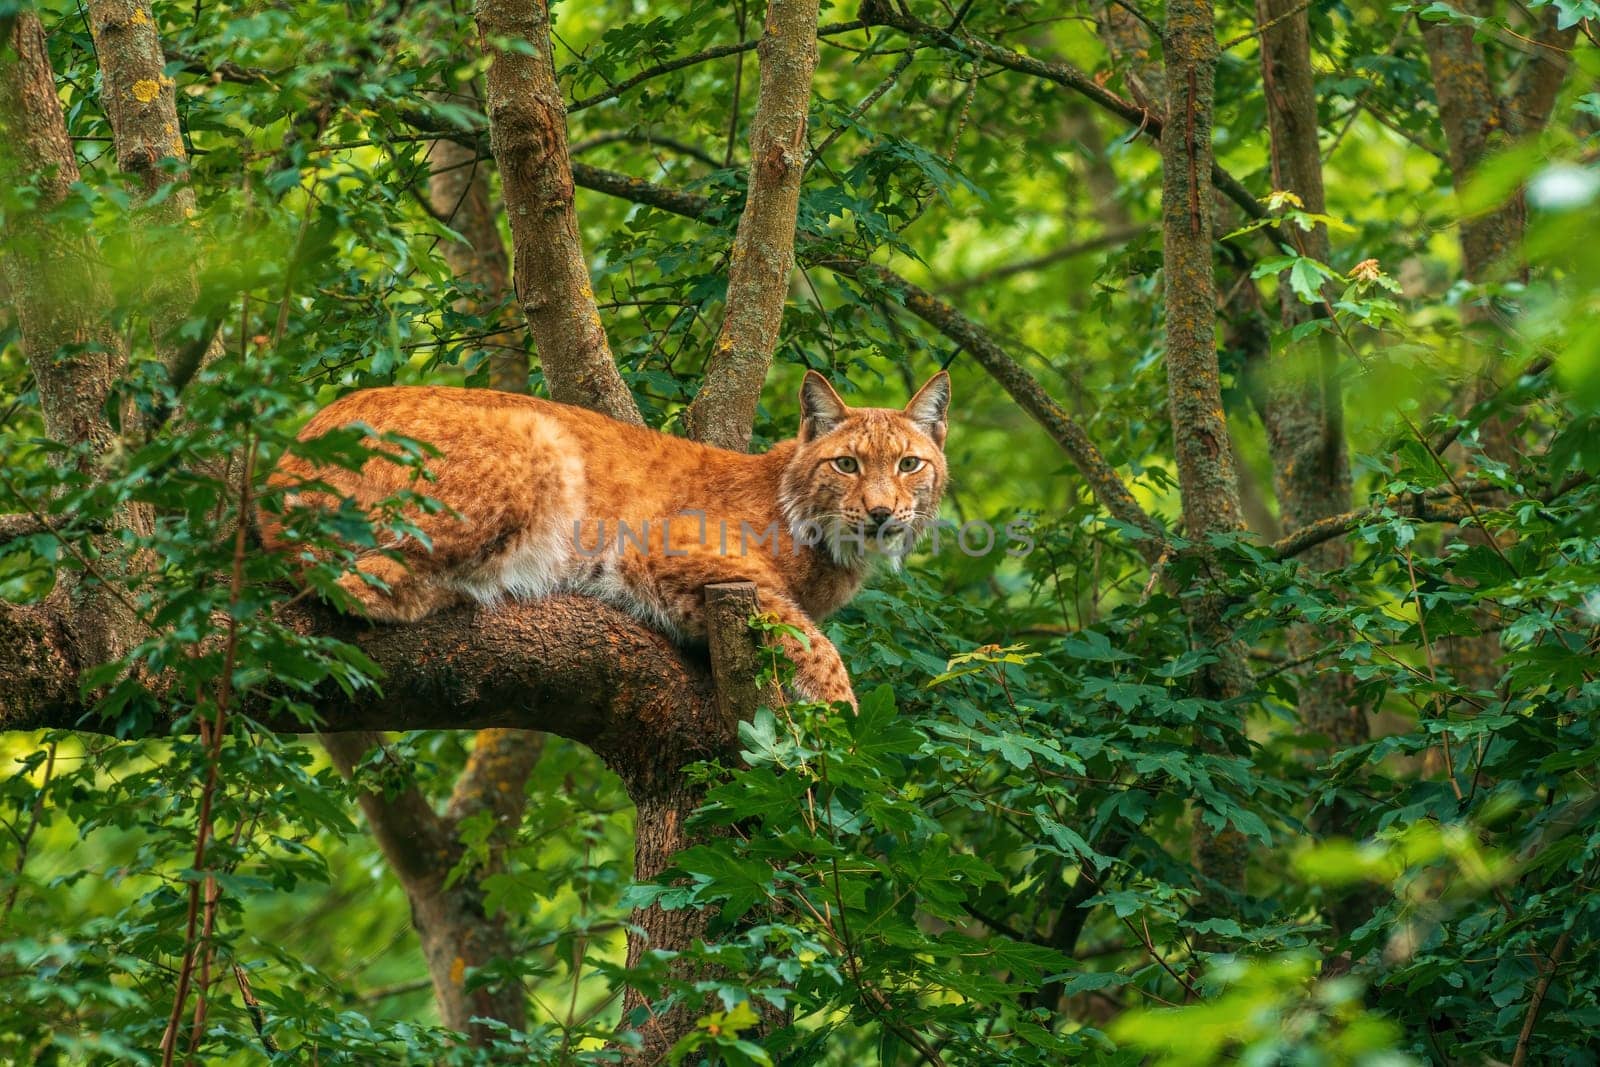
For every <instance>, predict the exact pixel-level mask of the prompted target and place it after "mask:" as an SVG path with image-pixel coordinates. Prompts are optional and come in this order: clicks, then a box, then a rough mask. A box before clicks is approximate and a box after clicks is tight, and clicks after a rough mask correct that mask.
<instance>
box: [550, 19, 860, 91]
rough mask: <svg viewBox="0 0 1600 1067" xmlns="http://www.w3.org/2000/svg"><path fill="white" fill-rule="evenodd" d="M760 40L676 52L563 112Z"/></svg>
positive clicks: (837, 25)
mask: <svg viewBox="0 0 1600 1067" xmlns="http://www.w3.org/2000/svg"><path fill="white" fill-rule="evenodd" d="M813 24H815V23H813ZM866 25H867V24H866V23H865V22H863V21H861V20H860V19H851V20H850V21H848V22H833V23H829V24H828V25H826V26H823V27H820V28H819V29H818V30H817V36H818V37H837V36H838V35H840V34H843V33H850V32H851V31H853V30H859V29H862V28H863V27H865V26H866ZM760 43H761V42H760V39H759V38H758V39H757V40H754V41H735V42H733V43H731V44H719V45H714V46H712V47H711V48H707V49H705V50H703V51H700V52H696V53H694V54H693V55H688V56H679V57H678V58H677V59H669V60H667V61H666V62H664V63H657V64H656V65H655V66H653V67H648V68H646V69H644V70H641V71H640V72H639V73H637V74H635V75H633V76H632V77H628V78H624V79H623V80H622V81H620V82H618V83H617V84H615V85H613V86H611V87H609V88H607V89H604V90H602V91H601V92H598V93H595V94H593V95H592V96H586V97H583V98H582V99H581V100H574V101H573V102H572V106H571V107H569V108H567V112H568V114H571V113H572V112H574V111H582V110H584V109H585V108H590V107H594V106H595V105H596V104H602V103H604V102H606V101H607V100H612V99H614V98H616V97H619V96H621V95H622V94H623V93H626V92H627V91H628V90H629V89H632V88H634V87H635V86H637V85H642V84H643V83H645V82H647V81H650V80H651V79H652V78H659V77H661V76H662V75H663V74H671V73H672V72H673V71H675V70H682V69H684V68H685V67H693V66H695V65H697V64H700V63H708V62H710V61H711V60H713V59H722V58H723V57H725V56H736V55H738V54H739V53H741V52H748V51H750V50H751V49H753V48H756V47H757V46H758V45H759V44H760Z"/></svg>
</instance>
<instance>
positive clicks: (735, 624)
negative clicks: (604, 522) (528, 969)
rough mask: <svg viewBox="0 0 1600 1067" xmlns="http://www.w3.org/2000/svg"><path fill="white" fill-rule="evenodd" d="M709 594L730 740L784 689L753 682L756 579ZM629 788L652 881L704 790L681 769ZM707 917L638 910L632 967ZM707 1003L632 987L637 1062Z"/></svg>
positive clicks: (640, 852) (660, 1050)
mask: <svg viewBox="0 0 1600 1067" xmlns="http://www.w3.org/2000/svg"><path fill="white" fill-rule="evenodd" d="M705 598H706V627H707V631H708V634H707V636H708V638H709V645H710V651H711V675H712V678H713V680H714V685H715V697H714V707H715V711H716V716H717V733H718V735H719V736H721V737H724V738H726V739H727V740H728V741H729V742H731V741H732V740H733V739H734V738H735V737H737V736H738V724H739V723H740V722H741V721H747V720H749V719H750V717H751V716H753V715H754V714H755V713H756V709H757V708H759V707H761V706H763V705H765V706H767V707H773V706H776V704H777V703H778V700H779V699H780V697H781V695H782V694H781V693H780V692H779V691H778V690H777V688H776V687H775V686H771V685H768V686H761V685H758V684H756V675H757V672H758V671H759V669H760V666H761V653H760V645H759V644H758V642H757V641H756V638H755V636H754V634H752V633H751V631H750V627H749V620H750V618H751V616H753V615H755V614H756V613H757V611H758V601H757V595H756V587H755V584H754V583H753V582H724V583H720V584H716V585H708V586H706V590H705ZM730 747H731V746H730ZM628 792H629V795H630V796H631V797H632V798H633V802H634V805H635V807H636V808H637V809H638V813H639V814H638V829H637V831H636V834H635V839H634V855H633V876H634V879H635V881H640V882H645V881H650V880H651V879H654V878H656V877H657V876H658V875H660V874H661V872H662V871H663V870H665V869H666V868H667V867H668V866H669V865H670V864H671V862H672V857H673V856H675V855H677V854H678V853H679V852H681V851H682V850H684V849H685V848H688V847H689V846H691V845H693V844H696V843H697V842H698V841H699V840H700V839H699V838H697V837H696V836H695V835H693V834H691V833H689V831H688V830H687V828H686V827H687V823H688V819H689V817H690V816H691V815H693V814H694V811H695V809H696V808H698V807H699V806H700V801H701V799H702V797H701V795H700V793H699V791H698V790H695V789H691V788H689V787H688V785H687V784H686V783H685V782H684V780H683V777H682V776H681V775H677V774H673V775H670V776H667V777H662V778H656V779H652V778H639V779H634V780H630V782H629V790H628ZM710 920H711V915H710V913H708V912H706V911H697V910H694V909H690V908H684V909H679V910H677V911H663V910H662V909H660V908H658V907H654V906H652V907H649V908H644V909H641V910H640V911H637V912H635V913H634V915H633V922H632V927H633V929H630V931H629V933H628V966H629V967H630V968H631V967H636V966H638V965H639V963H640V961H641V960H643V959H644V956H645V953H647V952H649V951H650V950H652V949H666V950H669V951H670V950H672V949H682V948H685V947H687V946H688V945H690V944H692V943H693V942H694V940H695V939H696V938H699V937H703V936H704V935H705V931H706V927H707V926H708V925H709V923H710ZM669 970H670V971H671V973H672V974H673V975H674V976H675V977H678V978H681V979H692V978H695V977H697V975H696V974H695V973H694V972H693V970H692V969H691V968H690V967H689V966H687V965H686V964H683V963H680V962H677V961H674V963H672V964H671V965H670V966H669ZM707 1010H710V1007H709V1005H708V1004H706V1003H702V1002H695V1001H692V1000H687V1001H684V1002H680V1003H678V1004H676V1005H674V1006H673V1007H672V1008H670V1009H669V1010H667V1011H664V1012H662V1013H660V1014H657V1013H656V1012H655V1010H654V1009H653V1008H652V1007H651V1004H650V1000H649V998H648V997H647V996H645V995H644V994H643V993H642V992H641V991H640V990H638V989H636V988H632V987H630V988H629V989H628V990H627V992H626V994H624V996H623V1000H622V1022H623V1026H624V1027H628V1026H635V1027H636V1032H637V1034H638V1036H639V1039H640V1041H641V1043H642V1044H641V1047H640V1050H639V1052H638V1053H637V1056H636V1058H635V1060H634V1061H633V1062H635V1063H637V1064H639V1065H646V1064H656V1063H660V1062H662V1061H663V1060H664V1059H665V1058H666V1054H667V1052H668V1051H669V1050H671V1048H672V1046H673V1045H674V1044H676V1043H677V1041H678V1039H679V1038H681V1037H682V1036H683V1035H684V1034H686V1033H688V1032H689V1031H690V1030H692V1029H693V1028H694V1024H695V1021H696V1020H697V1019H699V1018H700V1016H701V1015H703V1014H704V1013H705V1012H706V1011H707ZM635 1020H638V1022H635ZM769 1021H770V1020H769Z"/></svg>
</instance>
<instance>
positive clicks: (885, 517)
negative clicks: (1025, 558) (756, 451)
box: [780, 371, 950, 564]
mask: <svg viewBox="0 0 1600 1067" xmlns="http://www.w3.org/2000/svg"><path fill="white" fill-rule="evenodd" d="M949 407H950V375H948V374H946V373H945V372H944V371H940V372H939V373H938V374H935V375H934V376H933V377H932V378H930V379H928V382H927V384H926V385H924V386H923V387H922V388H921V389H919V390H917V395H916V396H914V397H912V398H911V403H909V404H907V405H906V406H905V410H903V411H896V410H894V409H893V408H852V407H848V406H846V404H845V402H844V401H843V400H840V399H839V394H838V393H836V392H834V391H833V387H832V386H830V385H829V384H828V381H827V379H826V378H824V377H823V376H822V375H820V374H818V373H817V372H816V371H807V372H806V378H805V383H804V384H803V385H802V386H801V387H800V434H799V437H798V439H797V441H796V448H795V451H794V455H793V456H792V457H791V458H790V460H789V465H788V467H787V468H786V469H785V470H784V474H783V484H782V489H781V497H780V499H781V503H782V506H783V513H784V518H785V519H786V520H787V521H788V523H789V528H790V530H791V531H792V532H793V533H794V535H795V537H796V539H797V540H799V541H801V543H810V544H819V543H820V544H822V545H824V546H826V548H827V550H828V551H829V552H831V553H832V555H833V558H834V559H835V560H836V561H837V562H839V563H845V564H850V563H857V562H860V561H861V560H862V559H864V557H865V556H866V554H867V553H869V552H878V553H882V554H884V555H887V556H888V557H890V558H891V559H892V560H894V561H896V562H898V561H899V560H900V559H901V558H902V557H904V556H905V554H906V553H908V552H910V551H911V546H912V545H913V544H914V543H915V542H916V540H917V538H918V537H919V536H920V535H921V534H922V532H923V531H924V530H926V529H927V528H928V527H929V526H930V525H932V523H933V521H934V520H935V519H936V518H938V515H939V496H940V494H941V493H943V492H944V485H945V478H946V475H947V471H946V469H945V462H944V436H945V413H946V411H947V410H948V409H949Z"/></svg>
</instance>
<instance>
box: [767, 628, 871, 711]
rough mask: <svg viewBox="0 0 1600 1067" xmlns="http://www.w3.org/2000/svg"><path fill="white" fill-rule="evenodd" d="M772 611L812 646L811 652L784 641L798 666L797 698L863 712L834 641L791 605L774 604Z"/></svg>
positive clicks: (792, 642) (795, 676) (787, 640)
mask: <svg viewBox="0 0 1600 1067" xmlns="http://www.w3.org/2000/svg"><path fill="white" fill-rule="evenodd" d="M769 610H771V611H773V612H774V613H775V614H776V615H777V616H778V618H779V620H780V621H782V622H785V623H787V624H788V625H790V626H793V627H795V628H796V629H798V630H799V631H800V632H801V633H803V634H805V637H806V641H807V642H808V643H809V644H810V647H809V648H807V647H806V646H805V645H802V644H801V643H800V642H799V641H798V640H796V639H795V638H793V637H788V636H785V637H783V638H782V639H781V641H780V643H781V644H782V646H783V651H784V654H785V655H787V656H788V657H789V659H790V660H791V661H793V663H794V689H795V692H796V694H797V695H798V696H799V697H800V698H801V699H803V700H823V701H827V702H828V703H830V704H831V703H835V702H841V703H844V704H847V705H849V706H850V710H852V711H856V710H859V705H858V704H857V703H856V692H855V690H854V689H853V688H851V685H850V675H849V673H848V672H847V671H846V670H845V669H844V661H843V660H841V659H840V658H839V650H838V649H837V648H834V647H833V642H832V641H829V640H828V639H827V638H826V637H823V636H822V631H821V630H819V629H817V625H816V623H814V622H812V621H811V619H810V618H809V617H807V615H806V614H805V613H804V612H803V611H801V610H800V609H799V608H796V607H794V606H793V605H790V604H786V603H785V604H772V605H771V606H770V607H769Z"/></svg>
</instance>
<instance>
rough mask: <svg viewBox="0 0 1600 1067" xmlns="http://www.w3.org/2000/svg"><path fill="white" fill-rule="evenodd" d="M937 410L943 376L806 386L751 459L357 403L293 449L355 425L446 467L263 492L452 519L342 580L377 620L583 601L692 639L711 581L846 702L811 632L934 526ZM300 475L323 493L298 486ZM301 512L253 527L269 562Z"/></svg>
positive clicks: (692, 445) (557, 420)
mask: <svg viewBox="0 0 1600 1067" xmlns="http://www.w3.org/2000/svg"><path fill="white" fill-rule="evenodd" d="M949 399H950V380H949V377H948V375H946V374H945V373H943V372H942V371H941V372H940V373H939V374H937V375H935V376H934V377H933V378H932V379H930V380H929V382H928V383H927V384H926V385H924V386H923V387H922V389H921V390H920V391H919V392H918V393H917V395H916V396H915V397H913V398H912V401H911V403H910V404H908V405H907V406H906V408H905V409H904V410H902V411H897V410H893V409H886V408H851V407H848V406H847V405H846V404H845V403H844V402H843V401H842V400H840V398H839V396H838V394H837V393H835V392H834V391H833V389H832V387H831V386H829V385H828V383H827V381H826V380H825V379H823V378H822V377H821V376H820V375H818V374H816V373H815V372H812V373H809V374H807V376H806V380H805V384H804V385H803V387H802V389H801V396H800V400H801V403H800V407H801V428H800V433H799V435H798V436H797V437H796V438H795V439H793V440H789V441H784V442H781V443H780V444H778V445H776V446H774V447H773V448H772V449H771V450H770V451H768V452H766V453H765V454H762V455H746V454H744V453H739V452H730V451H726V450H723V449H717V448H712V447H710V446H707V445H702V444H698V443H696V442H693V441H687V440H684V439H683V438H679V437H673V436H670V435H668V434H663V433H658V432H656V431H654V430H648V429H644V428H642V427H637V426H629V425H625V424H623V423H619V422H616V421H615V420H612V419H609V418H607V417H605V416H603V415H599V414H596V413H594V412H591V411H587V410H585V409H582V408H576V407H571V406H568V405H564V404H557V403H554V402H551V401H548V400H539V399H535V398H532V397H525V396H517V395H514V394H510V393H498V392H493V391H489V390H481V389H451V388H436V387H396V388H387V389H368V390H362V391H360V392H356V393H351V394H350V395H348V396H345V397H344V398H342V399H340V400H338V401H335V402H334V403H333V404H330V405H329V406H328V407H326V408H324V409H323V410H322V411H321V412H319V413H318V414H317V415H316V416H315V417H313V418H312V419H311V421H310V422H309V423H307V424H306V427H305V429H304V430H303V431H302V432H301V435H300V436H301V438H302V439H312V438H315V437H317V436H320V435H321V434H324V433H327V432H329V431H331V430H334V429H337V428H340V427H344V426H348V425H350V424H352V423H362V424H365V425H366V426H369V427H371V428H373V429H374V430H377V431H379V432H394V433H399V434H403V435H405V436H407V437H411V438H415V439H418V440H421V441H426V442H427V443H429V444H430V445H432V446H433V447H434V448H436V449H438V450H439V452H440V453H441V455H440V456H439V457H438V458H435V459H433V460H431V461H429V462H428V464H427V466H428V470H429V472H430V474H431V475H432V477H433V480H432V481H427V482H420V483H418V482H415V481H414V478H415V475H414V472H413V471H412V470H411V469H410V468H408V467H406V466H404V465H401V464H397V463H393V462H391V461H389V460H386V459H383V458H374V459H371V460H369V461H368V462H367V463H366V464H365V466H363V467H362V469H361V470H360V471H359V472H356V471H349V470H345V469H343V468H339V467H333V466H313V465H312V464H311V463H310V462H308V461H306V460H305V459H302V458H300V457H297V456H292V455H291V456H285V457H284V459H283V460H282V461H281V462H280V463H279V465H278V467H277V469H276V470H275V471H274V472H273V474H272V476H271V478H270V479H269V485H270V486H272V487H274V488H278V489H281V490H283V491H284V492H285V494H286V496H287V500H288V503H289V504H290V505H295V504H299V505H309V506H312V507H317V506H324V507H325V506H331V505H334V504H336V503H337V501H338V498H339V497H344V498H349V499H351V500H353V501H354V502H355V504H356V505H357V506H359V507H361V508H363V509H366V510H368V511H371V510H372V509H374V508H375V507H376V506H377V505H378V504H379V503H380V502H381V501H383V500H385V499H387V498H390V497H392V496H394V495H395V494H397V493H399V492H401V491H405V490H416V491H420V492H423V493H425V494H426V495H427V496H430V497H433V498H434V499H436V500H438V501H440V502H441V503H442V504H444V505H445V509H444V510H442V511H439V512H437V513H433V514H424V513H421V512H420V511H419V510H417V509H410V510H408V511H407V512H406V518H407V519H408V520H409V521H411V522H413V523H415V524H416V526H417V527H418V528H419V529H421V530H422V531H423V533H424V535H425V536H426V538H427V541H428V544H429V545H431V549H430V548H429V547H427V546H425V545H424V544H423V543H422V542H421V541H419V540H417V539H415V538H410V539H405V540H402V541H401V542H400V543H399V544H398V545H394V546H391V548H393V549H394V550H396V551H398V553H399V554H400V556H401V559H399V560H395V559H391V558H389V557H387V556H385V555H382V554H379V553H369V554H367V555H364V556H362V557H361V558H360V559H359V561H358V567H359V570H358V571H356V572H352V573H351V574H347V575H345V576H344V577H343V578H341V579H340V582H339V584H340V586H341V587H342V588H343V589H344V590H345V591H346V592H348V593H349V594H350V595H351V596H352V597H353V598H354V599H355V600H356V601H357V602H358V603H359V604H360V605H361V607H362V609H363V610H364V612H365V613H366V615H367V616H368V617H369V618H371V619H373V620H374V621H379V622H391V623H406V622H415V621H417V620H418V619H421V618H424V617H426V616H427V615H429V614H432V613H433V612H435V611H438V610H440V609H441V608H444V607H446V606H448V605H450V604H453V603H458V602H460V601H462V600H475V601H477V602H479V603H482V604H494V603H496V602H498V601H499V600H501V599H502V598H507V597H509V598H514V599H531V598H537V597H541V596H547V595H550V594H552V593H557V592H576V593H583V594H587V595H591V596H595V597H598V598H600V599H602V600H605V601H607V602H609V603H611V604H614V605H616V606H617V607H619V608H622V609H623V610H625V611H628V612H630V613H631V614H633V615H635V616H636V617H638V618H639V619H641V620H642V621H644V622H646V623H647V624H649V625H651V626H654V627H656V628H658V629H661V630H663V631H665V632H667V633H669V634H671V635H673V636H674V637H675V638H677V639H680V640H697V639H703V638H704V636H705V615H704V610H703V601H702V590H703V589H704V587H705V586H706V585H708V584H710V583H713V582H725V581H741V580H743V581H752V582H754V583H755V584H756V586H757V588H758V591H759V598H760V605H761V608H762V610H763V611H766V612H770V613H771V614H773V615H774V616H776V617H777V618H778V620H779V621H781V622H784V623H787V624H788V625H790V626H793V627H794V628H795V629H796V630H798V631H799V632H800V633H802V634H803V635H804V636H805V641H804V642H802V641H796V640H793V639H787V638H786V639H785V640H784V644H785V646H786V649H785V650H786V652H787V653H788V654H789V656H790V657H791V658H792V659H793V660H794V662H795V665H796V683H795V687H796V689H797V690H798V692H799V694H800V695H801V696H803V697H806V698H810V699H817V700H829V701H845V702H847V703H849V704H851V705H852V706H853V705H854V703H855V696H854V693H853V692H852V690H851V686H850V679H849V677H848V675H847V674H846V672H845V669H844V665H843V664H842V663H841V662H840V660H839V654H838V652H837V650H836V649H835V648H834V647H833V646H832V645H831V644H830V643H829V642H828V640H827V639H826V638H825V637H823V636H822V634H821V632H820V631H819V630H818V629H817V626H816V620H819V619H823V618H825V617H827V616H828V615H830V614H832V613H833V612H834V611H836V610H838V609H839V608H840V607H841V606H843V605H844V604H845V603H846V602H847V601H848V600H849V599H850V598H851V597H852V596H853V595H854V594H855V592H856V590H857V589H859V588H860V586H861V582H862V580H863V579H864V578H865V576H866V574H867V572H868V570H869V568H870V566H871V560H872V558H873V557H874V556H880V555H881V556H887V557H888V558H890V559H891V560H898V559H899V558H900V557H901V556H903V554H904V553H905V552H906V551H908V550H909V548H910V546H911V544H912V543H913V542H914V541H915V539H916V537H917V536H918V535H919V534H920V533H921V532H922V531H923V530H924V529H926V528H927V527H928V526H929V525H930V524H931V523H932V522H933V521H934V519H935V518H936V516H937V513H938V506H939V497H940V494H941V493H942V492H943V490H944V485H945V481H946V478H947V471H946V466H945V458H944V440H945V426H946V412H947V409H948V406H949ZM312 481H321V482H323V483H326V485H327V486H329V487H330V488H331V489H332V490H333V494H334V495H329V494H328V493H325V492H318V491H314V490H311V489H303V488H301V487H302V486H305V485H306V484H307V483H308V482H312ZM295 514H296V511H295V509H294V508H293V507H292V506H291V507H290V508H289V509H288V510H286V511H285V513H284V515H275V514H271V513H268V512H263V513H262V514H261V516H260V522H261V528H262V533H263V538H264V540H265V542H266V544H267V546H268V547H269V548H272V549H277V550H294V549H295V547H296V546H297V545H298V544H299V542H300V540H301V535H300V532H299V531H298V530H296V529H295V527H294V519H293V516H294V515H295ZM624 526H625V527H626V530H627V534H626V535H623V529H624Z"/></svg>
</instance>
